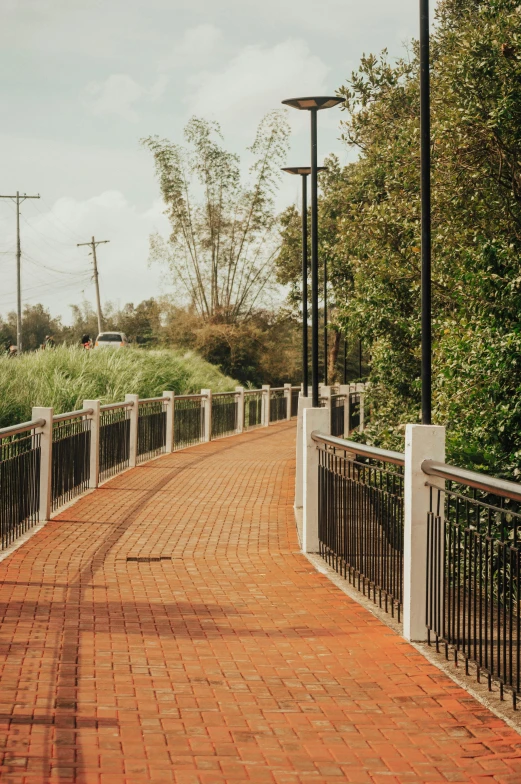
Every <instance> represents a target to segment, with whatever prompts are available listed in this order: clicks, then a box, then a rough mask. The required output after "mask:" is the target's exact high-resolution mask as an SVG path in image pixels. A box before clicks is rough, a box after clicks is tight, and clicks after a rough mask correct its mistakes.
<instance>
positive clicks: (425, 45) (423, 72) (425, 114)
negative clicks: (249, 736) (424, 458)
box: [420, 0, 432, 425]
mask: <svg viewBox="0 0 521 784" xmlns="http://www.w3.org/2000/svg"><path fill="white" fill-rule="evenodd" d="M429 48H430V47H429V0H420V138H421V256H422V261H421V268H422V271H421V281H422V293H421V340H422V353H421V356H422V359H421V363H422V424H423V425H430V424H431V422H432V419H431V416H432V345H431V343H432V333H431V256H432V251H431V248H432V244H431V242H432V241H431V106H430V73H429V68H430V54H429Z"/></svg>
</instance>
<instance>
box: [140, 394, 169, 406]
mask: <svg viewBox="0 0 521 784" xmlns="http://www.w3.org/2000/svg"><path fill="white" fill-rule="evenodd" d="M169 402H170V398H169V397H163V395H161V397H144V398H142V399H141V400H138V406H141V405H144V404H145V403H169Z"/></svg>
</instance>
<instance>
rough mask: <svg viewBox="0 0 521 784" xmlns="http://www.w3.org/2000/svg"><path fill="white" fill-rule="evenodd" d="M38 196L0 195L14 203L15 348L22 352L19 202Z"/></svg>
mask: <svg viewBox="0 0 521 784" xmlns="http://www.w3.org/2000/svg"><path fill="white" fill-rule="evenodd" d="M39 198H40V195H38V196H28V195H27V194H26V193H24V194H23V196H20V192H19V191H16V196H0V199H11V201H14V203H15V204H16V350H17V352H18V354H21V353H22V246H21V243H20V204H21V203H22V202H23V201H25V200H26V199H39Z"/></svg>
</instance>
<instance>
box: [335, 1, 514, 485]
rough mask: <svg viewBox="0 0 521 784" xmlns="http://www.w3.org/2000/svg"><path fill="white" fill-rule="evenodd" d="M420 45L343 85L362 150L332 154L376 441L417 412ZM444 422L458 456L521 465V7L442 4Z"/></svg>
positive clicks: (344, 305) (352, 140)
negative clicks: (346, 157) (348, 158)
mask: <svg viewBox="0 0 521 784" xmlns="http://www.w3.org/2000/svg"><path fill="white" fill-rule="evenodd" d="M418 71H419V67H418V51H417V46H416V45H415V44H414V45H413V46H412V49H411V52H410V53H409V57H408V58H407V59H403V60H400V61H398V62H396V63H390V62H389V61H388V59H387V57H386V55H385V53H384V54H383V55H382V56H381V57H374V56H368V57H365V58H364V59H363V60H362V62H361V64H360V68H359V70H358V72H356V73H355V74H353V75H352V77H351V79H350V80H349V81H348V82H347V84H346V85H345V86H344V87H342V89H341V90H340V92H341V94H342V95H343V96H344V97H345V98H346V99H347V101H346V114H347V116H346V115H344V116H345V117H346V119H345V120H344V121H343V122H342V133H343V138H344V139H345V141H346V143H347V144H349V145H350V146H352V147H354V148H356V149H357V150H358V151H359V159H358V160H357V161H356V162H355V163H353V164H350V165H348V166H347V167H345V168H341V167H339V166H338V164H337V163H336V162H335V161H330V162H329V164H330V168H331V171H330V173H329V174H328V175H327V178H326V179H325V180H324V181H323V199H322V204H321V221H322V229H323V231H322V238H321V243H322V247H323V248H325V249H326V252H327V254H328V260H329V263H330V269H331V273H330V274H331V280H332V287H333V290H334V296H335V301H336V306H337V314H338V321H339V322H340V323H342V324H343V325H344V328H346V329H347V331H348V334H350V335H351V336H353V335H357V336H361V337H362V338H363V340H364V344H365V345H366V346H368V347H370V353H371V360H372V370H371V381H372V382H373V421H372V428H371V431H370V432H369V437H370V438H373V439H374V440H377V441H379V442H380V443H384V444H387V445H394V446H399V445H400V444H401V443H402V438H403V426H404V423H406V422H417V421H419V410H420V172H419V165H420V164H419V73H418ZM432 150H433V313H434V368H433V369H434V420H435V422H436V423H439V424H446V425H447V426H448V448H449V449H448V451H449V456H450V458H451V459H452V460H455V461H457V462H459V463H460V464H465V465H468V466H475V467H480V468H484V469H487V470H490V471H494V473H496V474H505V475H511V476H512V475H513V476H518V475H519V473H520V471H521V319H520V313H521V265H520V252H521V7H520V6H519V3H518V0H442V2H440V3H439V5H438V9H437V23H436V28H435V31H434V35H433V41H432Z"/></svg>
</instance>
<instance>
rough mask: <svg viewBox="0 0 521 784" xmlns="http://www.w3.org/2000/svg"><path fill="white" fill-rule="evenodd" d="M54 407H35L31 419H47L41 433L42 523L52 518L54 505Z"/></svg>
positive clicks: (40, 517) (40, 513)
mask: <svg viewBox="0 0 521 784" xmlns="http://www.w3.org/2000/svg"><path fill="white" fill-rule="evenodd" d="M53 415H54V409H52V408H43V407H41V406H37V407H35V408H33V410H32V413H31V419H45V425H44V426H43V427H42V429H41V430H39V431H38V432H39V433H40V509H39V520H40V523H45V522H46V521H47V520H50V518H51V507H52V418H53Z"/></svg>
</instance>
